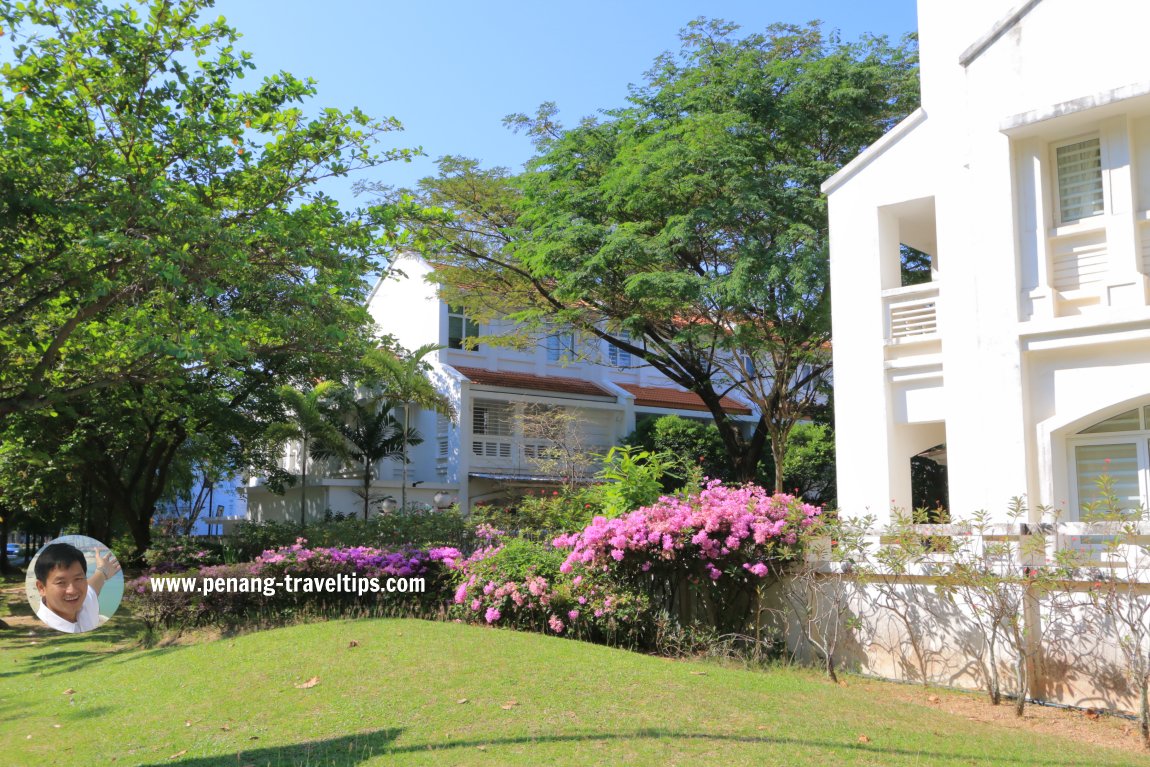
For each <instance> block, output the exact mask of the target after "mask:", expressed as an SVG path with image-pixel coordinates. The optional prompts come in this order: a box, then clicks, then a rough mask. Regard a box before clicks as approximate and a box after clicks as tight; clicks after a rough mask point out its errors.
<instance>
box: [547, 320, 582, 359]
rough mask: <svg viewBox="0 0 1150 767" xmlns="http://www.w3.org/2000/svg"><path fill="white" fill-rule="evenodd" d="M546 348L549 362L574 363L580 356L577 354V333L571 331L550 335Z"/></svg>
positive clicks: (558, 331) (561, 331) (560, 331)
mask: <svg viewBox="0 0 1150 767" xmlns="http://www.w3.org/2000/svg"><path fill="white" fill-rule="evenodd" d="M546 346H547V361H548V362H553V363H556V364H559V363H563V362H572V361H574V360H575V359H576V358H577V356H578V355H577V354H576V352H575V331H573V330H570V329H568V330H556V331H555V332H553V333H550V334H548V336H547V339H546Z"/></svg>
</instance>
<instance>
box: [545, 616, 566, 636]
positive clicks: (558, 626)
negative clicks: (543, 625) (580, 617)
mask: <svg viewBox="0 0 1150 767" xmlns="http://www.w3.org/2000/svg"><path fill="white" fill-rule="evenodd" d="M547 625H548V626H550V627H551V630H552V631H554V632H555V633H556V634H562V633H563V629H565V628H566V626H564V625H563V621H562V620H560V619H559V616H557V615H552V616H551V617H550V618H548V619H547Z"/></svg>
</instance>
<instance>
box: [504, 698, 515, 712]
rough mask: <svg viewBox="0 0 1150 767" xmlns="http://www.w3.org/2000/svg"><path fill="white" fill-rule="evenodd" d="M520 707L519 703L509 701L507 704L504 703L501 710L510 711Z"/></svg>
mask: <svg viewBox="0 0 1150 767" xmlns="http://www.w3.org/2000/svg"><path fill="white" fill-rule="evenodd" d="M518 705H519V701H517V700H509V701H507V702H506V703H504V704H503V705H502V706H500V708H502V709H503V710H504V711H510V710H511V709H513V708H515V707H516V706H518Z"/></svg>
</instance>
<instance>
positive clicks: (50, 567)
mask: <svg viewBox="0 0 1150 767" xmlns="http://www.w3.org/2000/svg"><path fill="white" fill-rule="evenodd" d="M35 570H36V590H37V591H39V592H40V607H39V608H38V609H37V610H36V617H38V618H39V619H40V620H42V621H44V623H46V624H48V625H49V626H51V627H52V628H54V629H56V630H57V631H64V632H67V633H69V634H77V633H79V632H81V631H91V630H92V629H94V628H96V627H98V626H99V625H100V600H99V596H100V589H102V588H103V587H104V584H105V583H107V582H108V579H110V578H112V577H113V576H114V575H115V574H116V573H118V572H119V571H120V563H119V562H117V561H116V557H115V556H114V555H113V554H112V552H111V551H106V552H105V553H104V555H101V553H100V550H99V549H96V572H95V573H93V575H92V577H91V578H89V577H88V561H87V559H85V557H84V553H83V552H82V551H80V550H79V549H78V548H76V547H75V546H72V545H71V544H68V543H52V544H49V545H48V546H46V547H44V550H43V551H42V552H40V556H38V557H37V558H36V567H35Z"/></svg>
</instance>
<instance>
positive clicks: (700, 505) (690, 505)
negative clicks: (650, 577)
mask: <svg viewBox="0 0 1150 767" xmlns="http://www.w3.org/2000/svg"><path fill="white" fill-rule="evenodd" d="M820 514H821V509H819V508H817V507H815V506H811V505H810V504H807V503H804V502H803V501H802V500H801V499H799V498H795V497H794V496H790V495H786V494H783V493H776V494H775V495H768V493H767V491H766V490H764V489H763V488H761V487H757V486H754V485H745V486H743V487H726V486H724V485H723V484H722V482H720V481H719V480H710V481H709V482H707V484H706V486H705V487H704V488H703V490H702V492H700V493H699V494H698V495H696V496H691V497H690V498H688V499H683V498H671V497H666V496H665V497H663V498H661V499H660V500H659V502H658V503H656V504H655V505H653V506H647V507H644V508H641V509H637V510H635V511H633V512H631V513H630V514H625V515H623V516H621V517H617V518H615V519H607V518H605V517H596V518H595V519H594V520H593V521H592V522H591V524H590V525H588V526H587V528H586V529H584V530H583V532H581V533H576V534H569V535H561V536H559V537H558V538H556V539H555V545H556V546H559V547H561V548H570V549H571V553H570V554H569V555H568V556H567V559H566V561H565V562H564V563H563V565H562V568H561V569H562V571H563V572H565V573H569V572H572V571H573V569H574V568H575V566H576V565H585V566H592V567H595V566H600V567H601V566H612V565H614V564H615V563H624V564H625V565H626V566H630V567H633V568H637V569H638V570H639V571H641V572H648V571H650V570H651V569H652V568H654V567H666V566H668V565H679V566H683V567H685V568H686V569H688V570H690V569H695V568H696V567H701V569H702V570H703V571H705V573H706V575H707V577H708V578H710V579H711V580H713V581H717V580H719V579H720V578H721V577H723V575H724V574H727V575H729V576H739V575H742V574H743V573H747V574H750V575H754V576H756V577H760V578H761V577H763V576H765V575H766V574H767V572H768V568H767V566H766V562H767V561H768V560H771V559H786V558H789V557H792V556H794V555H795V554H796V553H797V551H798V547H797V544H798V542H799V538H800V536H801V535H803V534H804V533H805V532H806V531H807V530H808V529H809V528H811V527H812V526H814V525H815V524H816V523H817V521H818V519H819V515H820Z"/></svg>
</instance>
